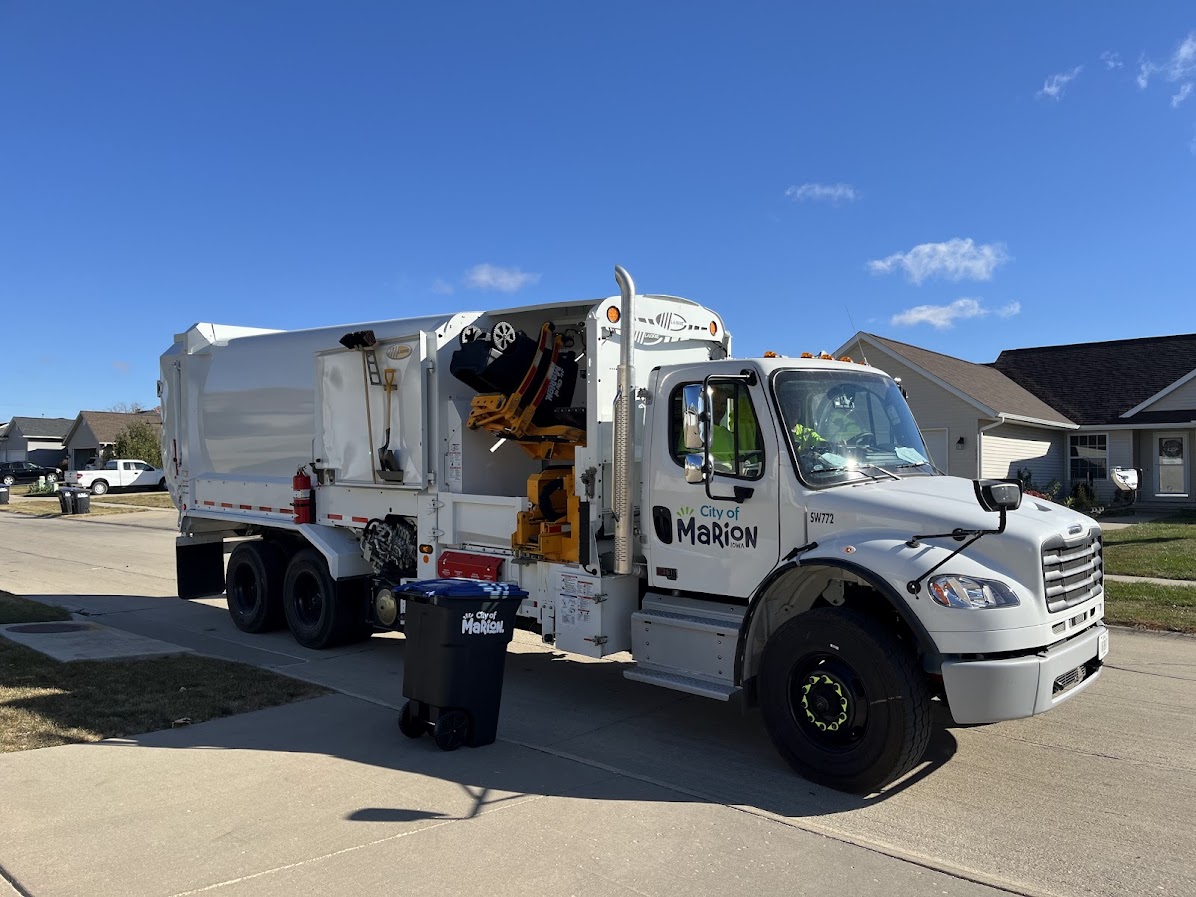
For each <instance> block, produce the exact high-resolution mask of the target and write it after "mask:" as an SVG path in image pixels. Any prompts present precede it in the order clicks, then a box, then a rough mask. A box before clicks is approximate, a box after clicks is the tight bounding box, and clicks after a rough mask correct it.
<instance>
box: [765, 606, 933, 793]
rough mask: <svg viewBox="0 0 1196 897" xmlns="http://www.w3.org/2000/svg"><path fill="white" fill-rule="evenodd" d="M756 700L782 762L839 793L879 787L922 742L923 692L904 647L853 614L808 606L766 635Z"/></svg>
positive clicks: (914, 757) (916, 755)
mask: <svg viewBox="0 0 1196 897" xmlns="http://www.w3.org/2000/svg"><path fill="white" fill-rule="evenodd" d="M759 693H760V708H761V711H762V713H763V716H764V724H765V726H766V727H767V729H768V734H769V736H770V737H771V738H772V741H773V744H774V745H776V748H777V750H778V751H779V752H780V753H781V756H783V757H784V758H785V760H786V761H787V762H788V763H789V765H790V766H792V767H793V768H794V769H795V770H796V771H797V772H798V773H799V774H800V775H802V776H803V777H805V778H807V779H809V780H811V781H813V782H817V783H819V784H821V785H826V786H828V787H830V788H835V789H837V790H839V791H850V792H853V793H857V794H867V793H869V792H872V791H876V790H877V789H879V788H882V787H883V786H885V785H887V784H888V783H890V782H892V781H893V780H895V779H897V778H899V777H901V776H902V775H904V774H905V773H907V772H909V770H911V769H912V768H913V767H914V766H915V765H916V764H917V763H918V762H919V761H920V760H921V759H922V756H923V755H924V754H925V753H926V746H927V744H929V742H930V692H929V690H928V689H927V687H926V680H925V677H924V676H923V675H922V671H921V669H920V668H919V667H918V664H917V662H916V659H915V657H914V653H913V650H912V648H911V646H910V645H909V644H908V643H907V642H903V641H902V640H901V639H899V638H898V637H897V636H896V634H895V633H894V632H893V631H892V630H891V629H889V628H887V627H885V626H884V625H883V624H881V623H880V622H878V621H877V620H875V619H874V618H872V617H869V616H867V615H865V614H862V613H859V612H857V611H853V610H846V609H834V608H816V609H814V610H811V611H807V612H806V613H804V614H801V615H800V616H797V617H794V618H793V619H792V620H790V621H789V622H787V623H786V624H785V625H783V626H782V627H781V628H780V629H778V630H777V631H776V632H774V633H773V634H772V637H771V638H770V639H769V640H768V644H766V645H765V646H764V656H763V658H762V660H761V666H760V679H759Z"/></svg>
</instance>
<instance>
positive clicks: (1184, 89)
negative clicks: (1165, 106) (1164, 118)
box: [1171, 81, 1192, 109]
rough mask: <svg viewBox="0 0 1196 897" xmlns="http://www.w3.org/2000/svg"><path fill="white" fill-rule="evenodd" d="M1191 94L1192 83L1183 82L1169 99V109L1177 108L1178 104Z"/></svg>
mask: <svg viewBox="0 0 1196 897" xmlns="http://www.w3.org/2000/svg"><path fill="white" fill-rule="evenodd" d="M1191 92H1192V82H1191V81H1185V82H1184V83H1183V84H1181V85H1180V86H1179V90H1178V91H1177V92H1176V93H1175V95H1174V96H1172V97H1171V108H1172V109H1177V108H1179V104H1180V103H1182V102H1183V101H1184V100H1186V99H1187V98H1188V94H1190V93H1191Z"/></svg>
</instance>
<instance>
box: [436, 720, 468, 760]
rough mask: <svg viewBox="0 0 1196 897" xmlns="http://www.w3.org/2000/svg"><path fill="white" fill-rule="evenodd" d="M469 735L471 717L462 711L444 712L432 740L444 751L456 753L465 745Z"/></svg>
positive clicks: (437, 721)
mask: <svg viewBox="0 0 1196 897" xmlns="http://www.w3.org/2000/svg"><path fill="white" fill-rule="evenodd" d="M468 734H469V717H467V716H466V715H465V714H464V712H462V711H460V710H445V711H442V712H441V714H440V717H439V718H438V719H437V720H436V726H435V728H434V729H433V730H432V740H433V741H435V742H436V747H438V748H440V749H441V750H442V751H455V750H456V749H457V748H459V747H461V745H463V744H465V738H466V736H467V735H468Z"/></svg>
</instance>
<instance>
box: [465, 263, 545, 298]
mask: <svg viewBox="0 0 1196 897" xmlns="http://www.w3.org/2000/svg"><path fill="white" fill-rule="evenodd" d="M539 280H540V275H539V274H530V273H528V272H526V271H520V270H519V269H518V268H500V267H499V266H498V265H474V266H473V267H472V268H470V269H469V271H467V272H466V274H465V283H466V285H467V286H470V287H473V288H474V289H477V290H498V291H499V292H500V293H514V292H517V291H519V290H521V289H523V288H524V287H526V286H531V285H532V284H534V283H538V282H539Z"/></svg>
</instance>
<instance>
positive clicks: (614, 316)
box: [606, 305, 619, 324]
mask: <svg viewBox="0 0 1196 897" xmlns="http://www.w3.org/2000/svg"><path fill="white" fill-rule="evenodd" d="M606 320H608V321H610V322H611V323H612V324H618V323H619V306H617V305H610V306H607V309H606Z"/></svg>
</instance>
